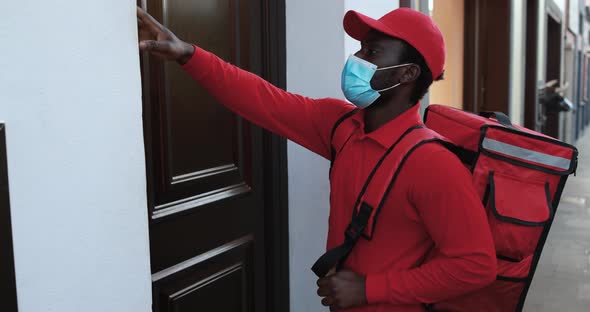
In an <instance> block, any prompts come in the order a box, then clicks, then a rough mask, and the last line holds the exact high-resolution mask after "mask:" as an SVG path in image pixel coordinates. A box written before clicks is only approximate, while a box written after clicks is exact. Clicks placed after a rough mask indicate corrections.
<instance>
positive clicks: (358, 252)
mask: <svg viewBox="0 0 590 312" xmlns="http://www.w3.org/2000/svg"><path fill="white" fill-rule="evenodd" d="M138 20H139V25H140V43H139V46H140V49H141V50H143V51H149V52H150V53H152V54H155V55H158V56H161V57H163V58H165V59H168V60H176V61H177V62H178V63H180V64H181V65H182V66H183V68H184V69H185V70H186V72H187V73H188V74H190V75H191V76H192V77H193V79H194V80H196V81H197V82H198V83H199V84H200V85H202V86H203V87H204V88H206V89H207V90H208V91H209V92H210V93H211V94H212V95H213V96H214V97H216V99H217V100H218V101H219V102H221V103H223V104H224V105H226V106H227V107H228V108H229V109H231V110H233V111H234V112H236V113H237V114H239V115H241V116H243V117H244V118H246V119H248V120H250V121H252V122H254V123H256V124H258V125H260V126H262V127H264V128H266V129H268V130H270V131H273V132H275V133H277V134H279V135H282V136H285V137H287V138H289V139H291V140H293V141H295V142H297V143H299V144H301V145H303V146H304V147H306V148H308V149H310V150H311V151H313V152H316V153H318V154H320V155H321V156H323V157H325V158H327V159H331V157H332V155H331V142H330V141H331V131H332V128H333V126H334V124H335V123H336V121H337V120H338V119H340V118H341V117H342V116H343V115H345V114H347V113H349V112H350V111H351V110H353V109H354V108H355V106H356V107H360V108H362V109H361V110H360V111H359V112H358V113H356V114H354V115H353V116H352V117H350V118H349V120H347V122H351V123H353V124H354V129H355V130H354V133H353V134H352V136H351V137H350V138H349V139H348V141H347V142H346V144H345V146H344V148H343V149H342V150H341V151H340V152H339V153H338V158H337V161H336V162H335V163H334V166H333V168H332V171H331V179H330V180H331V199H330V204H331V213H330V220H329V233H328V246H327V247H328V249H331V248H334V247H336V246H338V245H340V244H342V242H343V240H344V235H343V233H344V231H345V229H346V227H347V225H348V224H349V222H350V216H351V215H352V212H353V209H354V203H355V200H356V196H357V194H359V192H360V190H361V188H362V185H363V184H364V182H365V180H366V178H367V176H368V175H369V172H370V171H371V170H372V169H373V167H374V166H375V164H376V163H377V161H378V159H379V158H380V157H381V156H382V155H383V154H384V152H385V151H386V150H387V149H388V148H389V147H390V146H391V145H392V144H393V143H394V142H395V141H396V140H397V139H398V138H400V136H401V135H402V134H403V132H404V131H405V130H407V129H409V128H411V127H413V126H415V125H420V124H421V121H420V115H419V106H420V105H419V100H420V99H421V98H422V97H423V95H424V94H425V93H426V92H427V90H428V87H429V86H430V84H431V83H432V82H433V77H434V78H437V79H438V78H441V77H442V73H443V67H444V57H445V48H444V40H443V38H442V34H441V32H440V31H439V29H438V28H437V27H436V25H434V23H433V21H432V20H431V19H430V17H428V16H426V15H423V14H421V13H419V12H416V11H413V10H410V9H398V10H395V11H392V12H390V13H388V14H387V15H385V16H384V17H382V18H381V19H379V20H374V19H371V18H369V17H366V16H364V15H362V14H359V13H357V12H354V11H351V12H348V13H347V14H346V16H345V18H344V27H345V30H346V32H347V33H348V34H349V35H351V36H352V37H353V38H355V39H357V40H360V41H361V49H360V50H359V51H358V52H357V53H356V54H355V55H354V56H351V57H350V58H349V60H348V62H347V63H346V65H345V68H344V71H343V74H342V88H343V92H344V94H345V96H346V98H347V99H348V100H349V101H350V102H352V104H354V105H351V104H349V103H347V102H345V101H341V100H338V99H330V98H326V99H310V98H306V97H303V96H300V95H295V94H292V93H288V92H285V91H283V90H281V89H278V88H276V87H274V86H273V85H271V84H270V83H268V82H266V81H264V80H262V79H261V78H259V77H257V76H255V75H253V74H251V73H248V72H246V71H243V70H241V69H239V68H237V67H234V66H232V65H230V64H227V63H226V62H224V61H222V60H220V59H219V58H218V57H216V56H215V55H213V54H211V53H209V52H206V51H204V50H202V49H201V48H199V47H197V46H194V45H191V44H188V43H185V42H183V41H181V40H180V39H178V38H177V37H176V36H175V35H174V34H172V33H171V32H170V31H169V30H167V29H166V28H164V27H163V26H162V25H160V24H159V23H158V22H157V21H156V20H154V19H153V18H152V17H151V16H149V15H148V14H146V13H145V12H143V11H142V10H140V9H138ZM318 64H321V60H318ZM470 179H471V178H470V175H469V173H468V171H467V170H466V169H465V168H464V167H463V165H462V164H461V163H460V161H459V160H458V159H457V158H456V157H455V156H454V155H453V154H451V153H450V152H449V151H447V150H446V149H445V148H444V147H442V146H441V145H439V144H425V145H422V146H421V147H419V148H418V149H417V150H416V151H415V152H414V153H413V154H412V156H411V157H409V158H408V160H407V161H406V163H405V165H404V167H403V169H402V171H401V172H400V175H399V177H398V180H397V181H398V182H396V185H395V187H394V188H393V189H392V191H391V192H390V193H389V195H388V197H387V198H386V201H385V206H384V207H383V209H382V212H381V213H380V216H379V224H378V225H377V226H376V228H375V232H374V235H373V238H372V240H370V241H369V240H363V239H361V240H359V242H358V243H357V245H356V246H355V248H354V249H353V251H352V252H351V253H350V255H349V256H348V258H347V259H346V261H345V262H344V263H343V266H342V270H339V271H338V272H335V273H334V274H331V275H329V276H327V277H323V278H320V279H319V280H318V283H317V284H318V286H319V288H318V295H319V296H321V297H323V299H322V304H323V305H325V306H330V308H331V309H332V310H346V311H359V312H360V311H424V305H423V304H425V303H433V302H439V301H443V300H445V299H448V298H452V297H455V296H459V295H462V294H465V293H467V292H469V291H473V290H476V289H478V288H481V287H484V286H486V285H487V284H489V283H491V282H492V281H493V280H494V279H495V272H496V256H495V252H494V245H493V241H492V238H491V234H490V232H489V228H488V226H487V221H486V217H485V215H484V209H483V207H482V204H481V202H480V199H479V198H478V196H477V194H476V192H475V190H474V189H473V187H472V184H471V181H470ZM433 248H434V249H435V250H436V253H435V256H433V257H429V258H428V260H427V261H424V259H425V258H426V256H427V254H429V253H430V252H431V251H432V250H433ZM310 287H311V285H310Z"/></svg>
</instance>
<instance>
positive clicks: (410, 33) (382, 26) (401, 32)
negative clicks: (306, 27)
mask: <svg viewBox="0 0 590 312" xmlns="http://www.w3.org/2000/svg"><path fill="white" fill-rule="evenodd" d="M371 29H374V30H377V31H379V32H381V33H384V34H386V35H389V36H392V37H395V38H399V39H402V40H404V41H406V42H407V43H409V44H410V45H411V46H412V47H414V48H415V49H416V50H417V51H418V52H420V54H422V56H423V57H424V60H425V61H426V64H428V67H429V68H430V71H431V72H432V77H433V79H436V78H438V77H439V76H440V75H441V74H442V73H443V70H444V67H445V54H446V49H445V39H444V38H443V34H442V32H441V31H440V29H438V27H437V26H436V25H435V24H434V21H433V20H432V18H430V16H428V15H425V14H423V13H420V12H418V11H416V10H412V9H409V8H399V9H396V10H393V11H391V12H389V13H387V14H385V15H384V16H383V17H381V18H380V19H378V20H375V19H372V18H370V17H368V16H366V15H363V14H361V13H359V12H356V11H348V12H346V15H345V16H344V30H345V31H346V33H347V34H348V35H349V36H351V37H352V38H354V39H356V40H359V41H361V40H362V39H363V38H364V37H365V36H366V35H367V33H368V32H369V30H371Z"/></svg>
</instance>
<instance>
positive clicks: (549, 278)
mask: <svg viewBox="0 0 590 312" xmlns="http://www.w3.org/2000/svg"><path fill="white" fill-rule="evenodd" d="M576 146H577V147H578V150H579V152H580V155H579V165H578V172H577V176H576V177H574V176H571V177H570V178H569V180H568V182H567V184H566V187H565V190H564V192H563V196H562V198H561V203H560V205H559V208H558V210H557V215H556V218H555V221H554V223H553V226H552V228H551V232H550V233H549V238H548V239H547V244H546V245H545V249H544V250H543V254H542V255H541V260H540V262H539V266H538V267H537V271H536V273H535V277H534V279H533V284H532V286H531V289H530V291H529V294H528V297H527V301H526V304H525V309H524V311H526V312H555V311H559V312H587V311H590V131H588V130H586V133H585V134H584V136H583V137H581V138H580V140H579V141H578V142H577V144H576Z"/></svg>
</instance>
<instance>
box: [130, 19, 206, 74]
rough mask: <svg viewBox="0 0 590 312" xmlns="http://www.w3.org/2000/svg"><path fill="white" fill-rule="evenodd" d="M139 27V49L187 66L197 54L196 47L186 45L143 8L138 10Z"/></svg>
mask: <svg viewBox="0 0 590 312" xmlns="http://www.w3.org/2000/svg"><path fill="white" fill-rule="evenodd" d="M137 23H138V26H139V49H140V50H141V51H147V52H149V53H151V54H153V55H156V56H158V57H160V58H163V59H166V60H171V61H177V62H178V63H180V64H185V63H186V62H188V60H189V59H190V58H191V56H192V55H193V53H194V52H195V47H194V46H193V45H191V44H189V43H186V42H184V41H182V40H180V39H178V37H176V35H174V33H172V32H171V31H170V30H169V29H168V28H166V27H164V26H162V24H160V23H159V22H158V21H157V20H156V19H155V18H153V17H152V16H151V15H149V14H148V13H147V12H145V11H144V10H142V9H141V8H139V7H138V8H137Z"/></svg>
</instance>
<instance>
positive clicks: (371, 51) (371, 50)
mask: <svg viewBox="0 0 590 312" xmlns="http://www.w3.org/2000/svg"><path fill="white" fill-rule="evenodd" d="M368 53H369V54H370V55H373V54H377V50H373V49H368Z"/></svg>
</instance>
